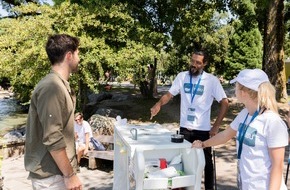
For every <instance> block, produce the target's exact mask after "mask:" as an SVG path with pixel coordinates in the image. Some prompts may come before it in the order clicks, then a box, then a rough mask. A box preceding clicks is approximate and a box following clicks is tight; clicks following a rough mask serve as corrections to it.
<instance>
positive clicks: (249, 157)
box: [230, 109, 288, 190]
mask: <svg viewBox="0 0 290 190" xmlns="http://www.w3.org/2000/svg"><path fill="white" fill-rule="evenodd" d="M247 114H248V111H247V110H246V109H243V110H242V111H241V112H240V113H239V114H238V116H237V117H236V118H235V119H234V121H233V122H232V123H231V124H230V126H231V128H232V129H233V130H235V131H237V150H238V147H239V141H238V136H239V128H240V127H241V126H242V124H243V122H244V120H245V118H246V117H247ZM251 118H252V116H250V115H249V116H248V118H247V120H246V122H245V125H248V124H249V122H250V120H251ZM287 145H288V131H287V126H286V124H285V123H284V121H283V120H282V119H281V118H280V116H279V115H278V114H276V113H274V112H272V111H265V112H264V113H263V114H260V115H258V116H257V117H256V118H255V119H254V120H253V121H252V122H251V123H250V125H249V127H248V129H247V131H246V134H245V138H244V141H243V146H242V153H241V158H240V160H239V170H240V175H241V181H242V188H243V190H258V189H259V190H267V189H268V188H269V183H270V171H271V159H270V156H269V148H275V147H284V146H287ZM286 189H287V187H286V186H285V184H284V179H283V177H282V181H281V188H280V190H286Z"/></svg>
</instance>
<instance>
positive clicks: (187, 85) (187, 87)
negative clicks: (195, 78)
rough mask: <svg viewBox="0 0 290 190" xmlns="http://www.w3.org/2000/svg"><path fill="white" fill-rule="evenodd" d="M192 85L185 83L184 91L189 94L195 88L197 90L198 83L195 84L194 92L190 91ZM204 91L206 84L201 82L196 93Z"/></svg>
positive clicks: (199, 93)
mask: <svg viewBox="0 0 290 190" xmlns="http://www.w3.org/2000/svg"><path fill="white" fill-rule="evenodd" d="M191 86H192V84H190V83H184V85H183V87H184V93H187V94H190V93H193V92H194V90H195V87H196V84H194V85H193V88H192V92H191V91H190V90H191V88H190V87H191ZM203 92H204V86H203V85H201V84H200V85H199V86H198V89H197V91H196V95H202V94H203Z"/></svg>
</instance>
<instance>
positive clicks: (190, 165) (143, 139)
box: [113, 124, 205, 190]
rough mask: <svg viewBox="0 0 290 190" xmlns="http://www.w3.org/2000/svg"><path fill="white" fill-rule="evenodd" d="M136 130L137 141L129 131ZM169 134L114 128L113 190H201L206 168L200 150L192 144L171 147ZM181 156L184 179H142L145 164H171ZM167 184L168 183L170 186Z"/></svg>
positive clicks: (143, 128)
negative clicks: (159, 161)
mask: <svg viewBox="0 0 290 190" xmlns="http://www.w3.org/2000/svg"><path fill="white" fill-rule="evenodd" d="M132 128H137V133H138V136H137V140H133V138H132V134H131V133H130V129H132ZM171 135H172V133H171V132H170V131H169V130H167V129H164V128H162V127H161V126H160V125H152V124H151V125H148V126H146V125H141V126H137V125H128V124H127V125H124V126H115V131H114V184H113V190H131V189H134V190H143V189H152V190H153V189H158V190H160V189H174V188H178V187H185V188H186V189H190V190H200V189H201V180H202V173H203V170H204V166H205V160H204V153H203V150H202V149H195V148H191V143H189V142H187V141H186V140H184V142H183V143H172V142H171ZM180 154H181V155H182V164H183V171H184V175H182V176H177V177H172V178H170V179H169V178H145V162H146V160H152V159H158V158H165V159H166V160H167V161H170V160H172V159H173V158H174V157H175V156H177V155H180ZM169 180H170V183H169Z"/></svg>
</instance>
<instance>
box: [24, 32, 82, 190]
mask: <svg viewBox="0 0 290 190" xmlns="http://www.w3.org/2000/svg"><path fill="white" fill-rule="evenodd" d="M78 46H79V39H78V38H76V37H72V36H69V35H66V34H57V35H53V36H50V37H49V38H48V41H47V44H46V52H47V55H48V58H49V60H50V62H51V65H52V66H51V72H50V73H49V74H47V75H46V76H45V77H44V78H43V79H42V80H41V81H40V82H39V83H38V84H37V86H36V87H35V89H34V92H33V94H32V98H31V102H30V107H29V113H28V119H27V127H26V142H25V157H24V162H25V168H26V170H27V171H29V179H31V181H32V186H33V189H37V190H38V189H82V183H81V181H80V180H79V178H78V177H77V175H76V170H77V159H76V152H75V143H74V110H75V96H74V95H73V93H72V91H71V89H70V86H69V82H68V79H69V76H70V74H71V73H74V72H76V71H77V68H78V64H79V56H78V53H79V51H78Z"/></svg>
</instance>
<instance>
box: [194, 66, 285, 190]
mask: <svg viewBox="0 0 290 190" xmlns="http://www.w3.org/2000/svg"><path fill="white" fill-rule="evenodd" d="M230 82H231V83H236V90H235V94H236V97H237V99H238V101H240V102H241V103H243V104H244V105H245V108H244V109H243V110H242V111H241V112H240V113H239V114H238V116H237V117H236V118H235V119H234V120H233V122H232V123H231V124H230V127H228V128H227V129H226V130H224V131H223V132H221V133H219V134H217V135H215V136H213V137H212V138H210V139H208V140H206V141H203V142H202V141H194V142H193V143H192V147H195V148H205V147H210V146H215V145H219V144H223V143H226V142H227V141H228V140H230V139H231V138H233V137H235V136H236V141H237V157H238V187H239V189H241V190H257V189H259V190H286V189H287V187H286V185H285V183H284V180H283V166H284V153H285V146H287V145H288V132H287V127H286V125H285V123H284V121H283V120H282V119H281V118H280V116H279V114H278V107H277V102H276V99H275V93H276V91H275V88H274V87H273V85H272V84H271V83H270V82H269V79H268V76H267V75H266V73H265V72H264V71H262V70H261V69H245V70H242V71H241V72H240V73H239V74H238V76H237V77H236V78H234V79H233V80H231V81H230Z"/></svg>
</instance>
